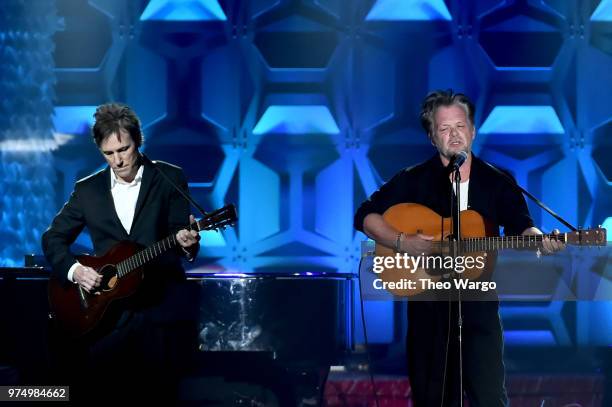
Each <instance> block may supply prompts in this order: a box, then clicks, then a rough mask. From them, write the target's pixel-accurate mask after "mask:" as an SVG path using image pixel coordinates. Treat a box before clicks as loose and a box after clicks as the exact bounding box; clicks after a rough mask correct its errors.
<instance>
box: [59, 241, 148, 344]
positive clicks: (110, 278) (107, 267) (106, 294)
mask: <svg viewBox="0 0 612 407" xmlns="http://www.w3.org/2000/svg"><path fill="white" fill-rule="evenodd" d="M141 249H142V247H141V246H140V245H138V244H136V243H133V242H127V241H124V242H119V243H117V244H116V245H115V246H113V247H112V248H111V249H110V250H109V251H108V252H107V253H106V254H105V255H104V256H101V257H95V256H89V255H82V256H77V260H78V261H79V263H81V264H82V265H84V266H88V267H91V268H93V269H94V270H96V271H97V272H98V273H99V274H101V275H102V276H103V277H102V283H101V284H100V287H99V289H98V290H97V291H96V292H95V293H88V292H87V291H85V290H83V289H82V288H81V287H80V286H79V285H78V284H74V283H70V282H68V283H67V284H62V283H61V282H60V281H59V279H57V278H55V277H51V278H50V279H49V292H48V295H49V305H50V308H51V312H52V315H53V318H54V320H55V321H56V322H57V324H58V326H59V328H60V329H61V330H62V331H64V332H65V333H67V334H68V335H70V336H73V337H79V336H83V335H85V334H89V333H92V331H94V330H95V329H96V328H97V327H99V326H105V325H107V324H105V323H102V322H107V323H108V324H110V323H111V322H112V320H113V319H114V317H117V316H118V315H117V313H116V312H112V310H110V311H109V306H111V305H112V303H114V302H116V301H118V300H121V299H125V298H128V297H130V296H131V295H132V294H134V293H135V292H136V291H137V290H138V287H139V286H140V283H141V282H142V279H143V277H144V273H143V269H142V268H138V269H136V270H134V271H133V272H131V273H129V274H128V275H126V276H124V277H122V278H120V279H119V278H117V268H116V266H115V265H116V264H119V263H120V262H121V261H123V260H125V259H127V258H128V257H130V256H132V255H134V254H135V253H137V252H138V251H140V250H141ZM111 308H112V307H111Z"/></svg>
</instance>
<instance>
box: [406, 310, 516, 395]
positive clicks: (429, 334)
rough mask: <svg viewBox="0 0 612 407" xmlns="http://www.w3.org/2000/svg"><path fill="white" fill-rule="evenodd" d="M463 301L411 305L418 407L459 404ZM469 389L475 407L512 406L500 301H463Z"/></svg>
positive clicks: (410, 348)
mask: <svg viewBox="0 0 612 407" xmlns="http://www.w3.org/2000/svg"><path fill="white" fill-rule="evenodd" d="M457 309H458V306H457V302H448V301H439V302H411V303H410V304H409V305H408V336H407V358H408V371H409V376H410V383H411V386H412V398H413V401H414V406H415V407H430V406H445V407H447V406H449V407H450V406H458V405H459V397H460V394H459V388H460V385H459V353H458V352H459V341H458V327H457V325H458V324H457V316H458V311H457ZM462 314H463V330H462V331H463V388H464V391H465V394H466V395H467V397H468V399H469V401H470V406H471V407H481V406H485V407H496V406H506V405H507V404H508V398H507V395H506V389H505V385H504V364H503V338H502V328H501V322H500V319H499V303H498V302H496V301H480V302H469V301H464V302H463V303H462Z"/></svg>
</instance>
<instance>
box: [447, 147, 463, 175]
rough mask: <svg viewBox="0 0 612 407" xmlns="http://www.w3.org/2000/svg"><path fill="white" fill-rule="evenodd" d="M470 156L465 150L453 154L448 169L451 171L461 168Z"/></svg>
mask: <svg viewBox="0 0 612 407" xmlns="http://www.w3.org/2000/svg"><path fill="white" fill-rule="evenodd" d="M467 158H468V153H467V152H465V151H459V152H458V153H457V154H455V155H453V156H452V158H451V159H450V162H449V163H448V166H447V167H446V170H447V171H448V172H449V173H451V172H455V171H457V170H459V167H461V166H462V165H463V163H464V162H465V160H467Z"/></svg>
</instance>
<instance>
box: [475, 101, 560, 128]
mask: <svg viewBox="0 0 612 407" xmlns="http://www.w3.org/2000/svg"><path fill="white" fill-rule="evenodd" d="M478 132H479V133H480V134H564V133H565V130H564V129H563V125H562V124H561V121H560V120H559V116H557V113H556V112H555V110H554V109H553V108H552V106H495V108H493V110H492V111H491V113H490V114H489V116H488V117H487V118H486V120H485V121H484V122H483V123H482V126H480V129H479V131H478Z"/></svg>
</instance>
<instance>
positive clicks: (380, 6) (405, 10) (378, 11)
mask: <svg viewBox="0 0 612 407" xmlns="http://www.w3.org/2000/svg"><path fill="white" fill-rule="evenodd" d="M366 20H367V21H434V20H443V21H451V20H452V17H451V15H450V13H449V12H448V8H446V4H444V1H442V0H378V1H377V2H376V3H375V4H374V6H373V7H372V9H371V10H370V12H369V13H368V15H367V17H366Z"/></svg>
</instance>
